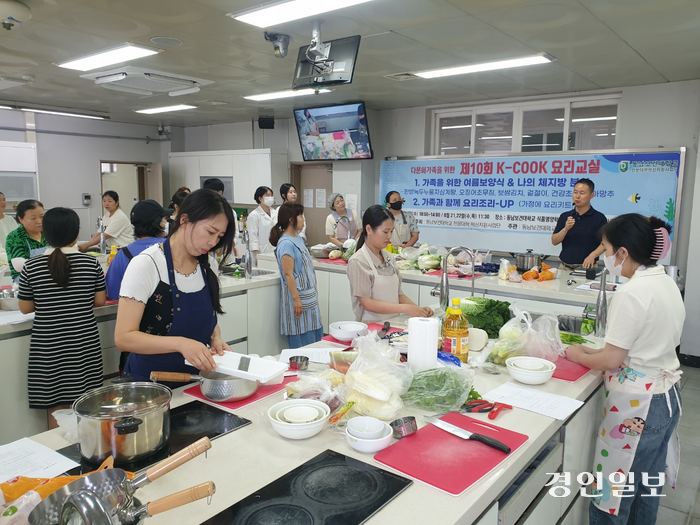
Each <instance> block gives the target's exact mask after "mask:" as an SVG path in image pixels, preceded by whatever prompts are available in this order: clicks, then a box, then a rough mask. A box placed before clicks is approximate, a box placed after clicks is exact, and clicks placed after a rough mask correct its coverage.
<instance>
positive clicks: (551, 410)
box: [484, 382, 583, 421]
mask: <svg viewBox="0 0 700 525" xmlns="http://www.w3.org/2000/svg"><path fill="white" fill-rule="evenodd" d="M484 399H487V400H489V401H491V402H492V403H493V402H496V401H498V402H499V403H506V404H508V405H511V406H513V407H516V408H522V409H523V410H528V411H530V412H534V413H536V414H541V415H543V416H547V417H551V418H554V419H559V420H561V421H563V420H565V419H566V418H568V417H569V416H570V415H571V414H573V413H574V412H576V410H578V409H579V408H580V407H581V406H583V401H577V400H576V399H571V398H570V397H566V396H560V395H557V394H549V393H547V392H540V391H539V390H535V389H534V388H528V387H526V386H521V385H516V384H515V383H510V382H509V383H505V384H503V385H501V386H499V387H498V388H494V389H493V390H491V392H488V393H486V394H484Z"/></svg>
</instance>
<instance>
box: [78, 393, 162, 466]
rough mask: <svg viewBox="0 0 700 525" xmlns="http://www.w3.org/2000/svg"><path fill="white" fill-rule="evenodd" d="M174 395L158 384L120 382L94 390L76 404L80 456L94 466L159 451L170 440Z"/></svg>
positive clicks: (127, 459) (136, 458)
mask: <svg viewBox="0 0 700 525" xmlns="http://www.w3.org/2000/svg"><path fill="white" fill-rule="evenodd" d="M171 398H172V392H171V391H170V389H169V388H168V387H166V386H163V385H156V384H154V383H146V382H142V383H138V382H137V383H120V384H115V385H110V386H105V387H102V388H98V389H96V390H92V391H91V392H88V393H86V394H84V395H82V396H81V397H80V398H78V400H77V401H76V402H75V403H73V411H74V412H75V414H76V415H77V416H78V437H79V439H80V441H79V444H80V454H81V455H82V456H83V457H84V458H85V459H87V460H88V461H90V462H92V463H98V464H99V463H100V462H102V461H104V460H105V459H106V458H107V457H109V456H110V455H111V456H114V461H115V462H116V463H125V462H129V461H135V460H138V459H141V458H144V457H147V456H150V455H151V454H153V453H155V452H157V451H158V450H160V449H161V448H163V447H164V446H165V445H166V444H167V443H168V438H169V437H170V399H171Z"/></svg>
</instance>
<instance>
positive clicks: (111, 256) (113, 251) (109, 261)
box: [107, 245, 117, 268]
mask: <svg viewBox="0 0 700 525" xmlns="http://www.w3.org/2000/svg"><path fill="white" fill-rule="evenodd" d="M116 256H117V247H116V246H114V245H112V249H111V250H110V251H109V256H107V268H109V265H110V264H112V259H114V258H115V257H116Z"/></svg>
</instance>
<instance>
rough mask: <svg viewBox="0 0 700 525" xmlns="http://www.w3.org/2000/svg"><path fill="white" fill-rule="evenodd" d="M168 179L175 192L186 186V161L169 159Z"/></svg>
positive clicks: (176, 158) (178, 158)
mask: <svg viewBox="0 0 700 525" xmlns="http://www.w3.org/2000/svg"><path fill="white" fill-rule="evenodd" d="M168 177H169V178H170V188H172V190H173V192H175V190H176V189H177V188H180V187H182V186H184V185H185V161H184V160H182V157H170V158H169V159H168Z"/></svg>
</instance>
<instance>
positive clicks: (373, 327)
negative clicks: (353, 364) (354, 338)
mask: <svg viewBox="0 0 700 525" xmlns="http://www.w3.org/2000/svg"><path fill="white" fill-rule="evenodd" d="M367 328H368V329H369V331H370V332H378V331H379V330H381V329H382V328H384V325H383V324H377V323H369V324H368V325H367ZM394 332H403V328H389V331H388V332H387V334H393V333H394ZM321 339H323V340H324V341H328V342H329V343H335V344H337V345H344V346H348V345H349V344H350V341H338V340H337V339H336V338H335V337H333V336H332V335H324V336H323V337H322V338H321Z"/></svg>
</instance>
